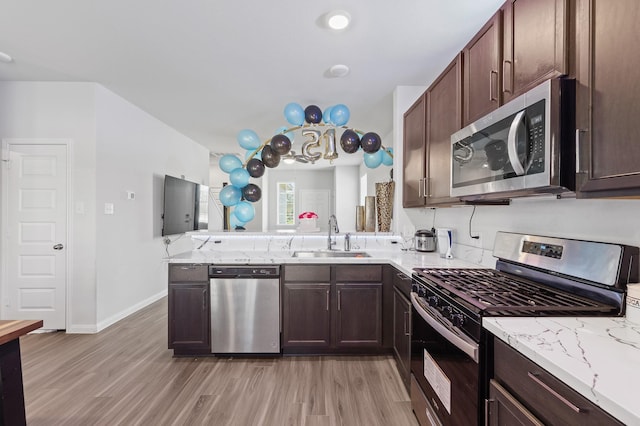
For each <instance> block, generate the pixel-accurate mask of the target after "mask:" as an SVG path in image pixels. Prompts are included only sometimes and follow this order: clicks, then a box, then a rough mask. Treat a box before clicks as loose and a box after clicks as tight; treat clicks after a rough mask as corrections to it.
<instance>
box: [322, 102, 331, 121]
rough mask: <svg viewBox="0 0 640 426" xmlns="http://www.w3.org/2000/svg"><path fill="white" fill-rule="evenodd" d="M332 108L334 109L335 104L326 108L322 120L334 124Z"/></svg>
mask: <svg viewBox="0 0 640 426" xmlns="http://www.w3.org/2000/svg"><path fill="white" fill-rule="evenodd" d="M332 109H333V106H330V107H327V109H325V110H324V114H322V121H324V122H325V123H327V124H333V122H332V121H331V110H332Z"/></svg>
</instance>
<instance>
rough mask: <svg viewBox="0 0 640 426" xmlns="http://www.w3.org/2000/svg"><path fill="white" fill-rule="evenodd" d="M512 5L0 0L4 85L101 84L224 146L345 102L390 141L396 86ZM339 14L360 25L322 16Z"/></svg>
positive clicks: (431, 73) (447, 57)
mask: <svg viewBox="0 0 640 426" xmlns="http://www.w3.org/2000/svg"><path fill="white" fill-rule="evenodd" d="M502 2H503V0H396V1H389V0H328V1H315V2H306V1H295V0H272V1H257V0H249V1H221V0H188V1H167V0H109V1H105V0H84V1H77V0H56V1H33V0H28V1H27V0H0V51H1V52H5V53H7V54H9V55H11V56H12V57H13V59H14V61H13V62H11V63H4V62H0V80H51V81H91V82H97V83H100V84H102V85H103V86H105V87H107V88H108V89H110V90H112V91H113V92H115V93H117V94H119V95H120V96H122V97H124V98H126V99H127V100H129V101H130V102H132V103H134V104H136V105H138V106H139V107H140V108H142V109H144V110H146V111H147V112H149V113H150V114H152V115H154V116H155V117H157V118H158V119H160V120H162V121H163V122H165V123H167V124H168V125H170V126H172V127H174V128H175V129H177V130H178V131H180V132H181V133H183V134H185V135H187V136H189V137H191V138H192V139H194V140H195V141H197V142H199V143H201V144H202V145H204V146H206V147H208V148H209V149H210V150H211V151H212V152H230V151H236V152H239V151H241V149H240V148H239V147H238V145H237V143H236V134H237V133H238V131H240V130H241V129H244V128H250V129H253V130H255V131H256V132H257V133H258V135H259V136H260V138H261V139H262V140H266V139H268V138H270V137H271V136H272V135H273V134H274V132H275V130H276V129H277V128H278V127H280V126H284V125H287V124H288V123H287V122H286V120H285V118H284V115H283V110H284V106H285V105H286V104H287V103H289V102H296V103H299V104H300V105H302V107H303V108H304V107H306V106H307V105H311V104H314V105H318V106H319V107H320V108H321V109H322V110H323V111H324V109H325V108H326V107H328V106H331V105H335V104H339V103H343V104H345V105H347V106H348V107H349V109H350V111H351V119H350V120H349V122H348V123H347V124H348V125H349V126H352V127H354V128H357V129H359V130H362V131H365V132H368V131H371V132H376V133H378V134H379V135H380V136H382V137H383V138H384V137H385V136H387V135H388V134H389V132H391V130H392V93H393V90H394V88H395V87H396V86H400V85H402V86H415V85H417V86H426V85H428V84H429V83H430V82H431V81H432V80H433V78H434V77H436V76H437V75H438V74H439V71H440V70H442V69H443V68H444V67H445V66H446V65H447V64H448V63H449V62H450V61H451V60H452V59H453V58H454V56H455V54H456V53H457V52H458V51H460V50H461V48H462V47H463V46H464V44H465V43H466V42H467V41H468V40H469V39H470V38H471V37H472V36H473V35H474V34H475V33H476V31H477V30H478V29H479V28H480V27H481V26H482V25H483V24H484V23H485V22H486V21H487V20H488V19H489V17H490V16H491V15H492V14H493V13H494V12H495V11H496V10H497V9H498V7H499V6H500V4H502ZM334 9H344V10H347V11H348V12H349V13H350V14H351V16H352V25H351V27H350V28H348V29H347V30H345V31H343V32H340V33H336V32H332V31H330V30H328V29H325V28H323V27H322V26H321V25H320V21H321V17H322V15H324V14H325V13H327V12H329V11H331V10H334ZM334 64H346V65H348V66H349V67H350V69H351V72H350V74H349V75H348V76H347V77H345V78H325V77H324V75H325V73H326V71H327V70H328V69H329V68H330V67H331V66H332V65H334ZM384 143H385V141H384V140H383V144H384Z"/></svg>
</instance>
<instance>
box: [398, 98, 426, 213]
mask: <svg viewBox="0 0 640 426" xmlns="http://www.w3.org/2000/svg"><path fill="white" fill-rule="evenodd" d="M426 104H427V101H426V94H423V95H422V96H420V98H418V100H417V101H416V102H415V103H414V104H413V105H412V106H411V107H410V108H409V109H408V110H407V112H405V113H404V133H403V135H404V136H403V137H404V141H403V149H404V150H403V155H402V171H403V175H402V206H403V207H423V206H424V205H425V204H426V200H425V196H424V178H425V176H426V173H425V160H424V157H425V152H426V151H425V149H426V139H425V138H426V130H425V127H426V115H425V111H426Z"/></svg>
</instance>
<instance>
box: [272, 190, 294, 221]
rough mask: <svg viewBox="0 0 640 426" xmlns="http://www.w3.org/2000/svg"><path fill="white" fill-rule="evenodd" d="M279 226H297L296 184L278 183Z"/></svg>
mask: <svg viewBox="0 0 640 426" xmlns="http://www.w3.org/2000/svg"><path fill="white" fill-rule="evenodd" d="M277 188H278V190H277V191H278V207H277V208H278V211H277V215H278V221H277V223H276V224H277V225H278V226H288V225H289V226H294V225H295V224H296V218H295V211H296V184H295V183H294V182H278V183H277Z"/></svg>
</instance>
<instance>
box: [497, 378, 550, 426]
mask: <svg viewBox="0 0 640 426" xmlns="http://www.w3.org/2000/svg"><path fill="white" fill-rule="evenodd" d="M488 407H489V413H488V414H487V415H488V416H489V421H488V422H487V425H488V426H499V425H511V426H518V425H521V426H543V423H542V422H541V421H540V420H538V419H536V417H535V416H534V415H533V414H531V412H529V410H527V409H526V408H525V407H524V406H523V405H522V404H520V402H519V401H518V400H517V399H515V398H514V397H513V396H512V395H511V394H510V393H509V392H508V391H507V390H506V389H505V388H503V387H502V386H500V384H499V383H498V382H496V381H495V380H493V379H492V380H491V381H490V382H489V404H488Z"/></svg>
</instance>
